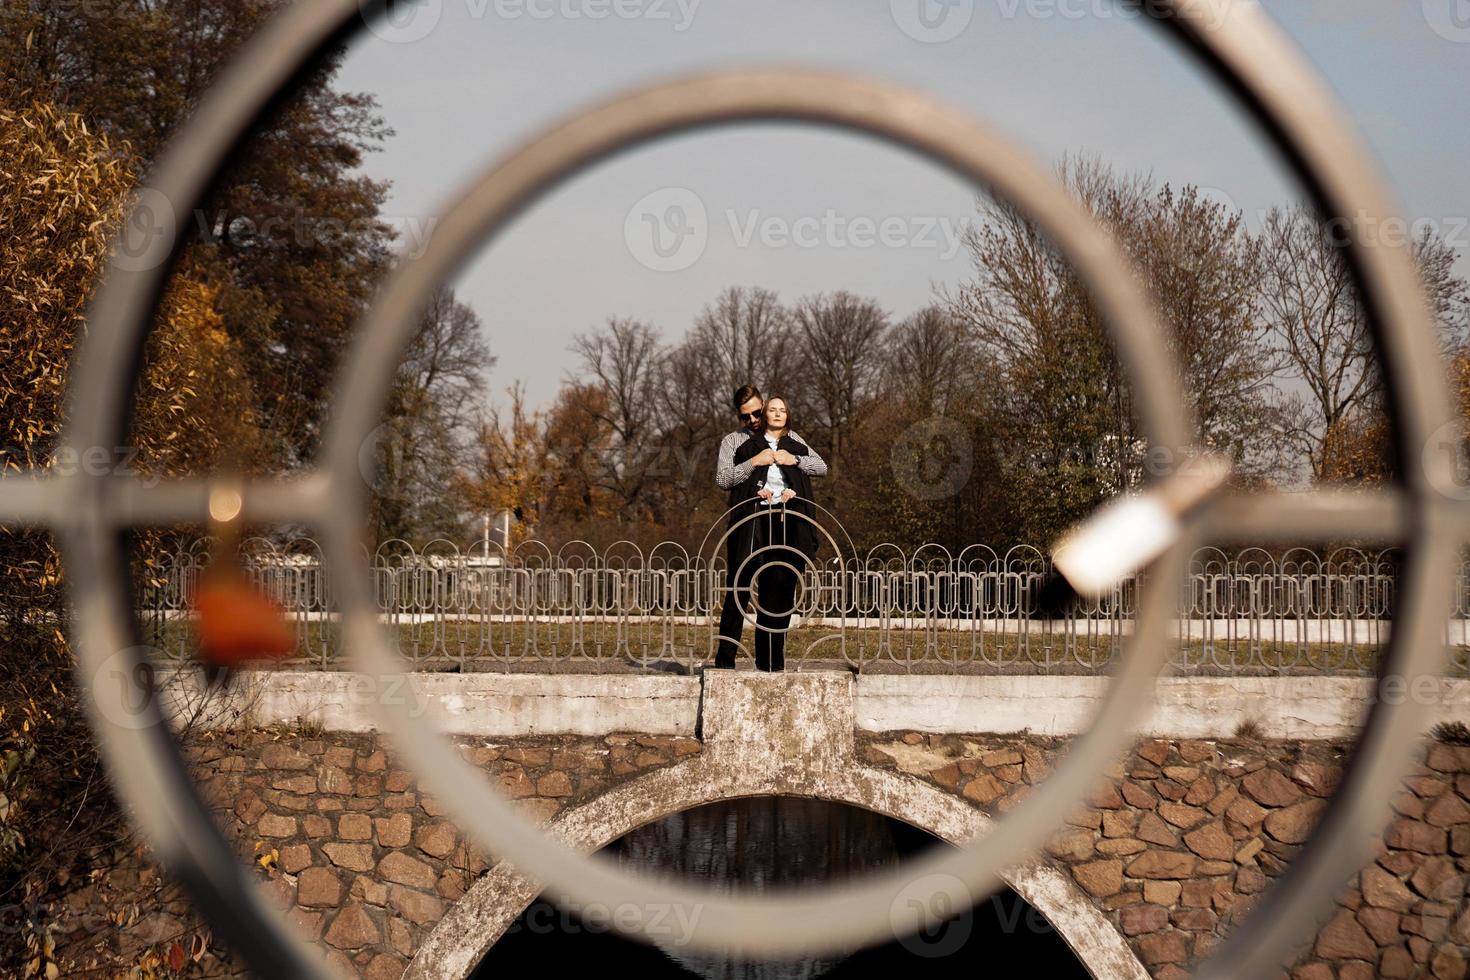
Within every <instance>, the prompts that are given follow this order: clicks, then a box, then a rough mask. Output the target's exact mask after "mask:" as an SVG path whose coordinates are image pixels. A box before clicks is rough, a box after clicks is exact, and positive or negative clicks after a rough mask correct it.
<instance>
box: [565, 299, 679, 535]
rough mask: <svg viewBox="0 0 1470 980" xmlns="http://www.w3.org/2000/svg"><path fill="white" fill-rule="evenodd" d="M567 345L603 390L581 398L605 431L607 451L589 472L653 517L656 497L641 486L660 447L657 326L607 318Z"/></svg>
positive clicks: (623, 501)
mask: <svg viewBox="0 0 1470 980" xmlns="http://www.w3.org/2000/svg"><path fill="white" fill-rule="evenodd" d="M572 349H573V350H574V351H575V352H576V353H577V354H579V355H580V357H581V360H582V372H583V379H584V380H585V381H586V382H587V383H590V384H592V385H595V386H596V387H598V388H600V389H601V391H602V392H603V395H604V399H602V400H600V401H596V402H592V401H589V402H588V403H587V404H588V405H589V406H591V407H590V409H589V411H591V412H592V417H593V419H594V420H595V421H596V422H597V423H598V424H600V425H602V426H604V427H605V428H606V430H607V432H608V435H609V444H608V451H607V452H606V453H605V454H604V458H603V459H602V460H600V461H599V462H598V463H597V464H596V465H595V466H594V469H593V472H592V473H591V474H590V475H591V478H592V480H593V481H594V483H596V484H597V485H599V486H601V487H602V488H604V489H605V490H607V491H608V492H609V493H611V494H612V495H613V496H614V497H616V498H617V499H618V501H619V502H620V503H621V504H622V505H623V506H626V507H630V508H636V507H648V508H651V509H653V510H654V515H653V516H654V517H655V519H657V511H658V507H657V502H656V501H655V500H654V498H652V497H651V496H648V495H646V494H645V492H644V491H645V490H648V489H649V488H650V486H651V481H652V480H653V479H655V474H654V466H653V463H654V461H655V459H656V458H657V457H658V456H659V455H661V454H662V452H663V447H662V446H660V445H659V444H658V440H657V438H656V437H657V436H658V434H659V433H658V430H657V427H656V423H657V420H658V406H659V393H660V391H661V389H662V387H663V381H662V372H661V368H662V364H663V348H662V345H661V343H660V341H659V336H658V331H656V330H655V329H654V328H653V327H652V326H650V325H649V324H647V323H643V322H642V321H639V320H630V319H620V318H613V319H611V320H609V321H608V322H607V326H606V328H605V329H604V330H601V331H596V332H592V333H586V334H582V335H581V336H579V337H577V338H576V340H575V341H574V342H573V345H572Z"/></svg>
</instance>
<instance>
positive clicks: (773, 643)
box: [730, 395, 818, 670]
mask: <svg viewBox="0 0 1470 980" xmlns="http://www.w3.org/2000/svg"><path fill="white" fill-rule="evenodd" d="M765 423H766V424H765V429H764V430H763V431H761V432H754V433H751V435H750V438H748V439H747V440H746V441H745V442H744V443H743V444H741V446H740V447H739V448H738V449H737V450H736V451H735V462H736V463H737V464H739V463H743V462H744V461H746V460H748V459H751V458H753V457H755V456H759V455H760V454H761V453H762V452H764V451H766V450H770V451H771V454H772V457H773V458H774V462H772V463H771V464H770V465H768V466H757V467H755V468H754V469H752V470H751V472H750V477H749V478H748V479H747V480H746V481H745V483H744V485H743V486H741V488H740V491H739V497H738V499H742V500H745V501H748V503H746V504H745V505H743V507H742V508H741V510H740V512H739V514H738V516H739V517H745V516H747V515H749V514H754V515H755V516H754V517H753V518H752V519H751V520H750V521H749V522H748V523H747V524H745V525H743V526H742V530H746V529H748V533H749V534H750V536H751V543H752V545H753V547H752V548H751V549H749V550H747V551H746V553H747V554H749V555H750V559H749V561H750V564H751V565H752V566H754V567H755V572H754V575H755V584H756V593H757V594H756V617H755V666H756V669H757V670H782V669H784V667H785V664H786V659H785V653H786V629H787V627H788V626H789V625H790V623H791V614H792V612H793V611H795V605H796V586H797V580H798V576H799V575H800V573H801V572H802V571H804V570H805V569H806V566H807V564H808V563H809V562H810V561H811V560H812V558H813V557H815V556H816V553H817V547H818V537H817V530H816V508H814V507H813V506H812V481H811V478H810V477H809V476H808V475H807V474H806V473H805V472H804V471H803V470H802V469H801V467H800V465H798V463H797V460H798V458H799V457H802V456H806V455H808V454H809V453H811V449H810V448H809V447H808V446H807V445H806V443H804V442H801V441H800V440H798V439H796V438H794V437H793V436H792V435H791V407H790V404H789V403H788V402H787V400H786V399H785V398H783V397H782V396H780V395H772V396H771V397H770V398H768V399H766V406H765ZM773 562H783V563H784V564H772V563H773ZM787 565H790V566H792V568H795V569H796V570H797V571H795V572H793V571H792V569H791V568H788V567H786V566H787ZM737 571H738V570H737V569H731V570H730V574H731V575H736V574H737ZM738 577H741V578H743V577H744V576H738Z"/></svg>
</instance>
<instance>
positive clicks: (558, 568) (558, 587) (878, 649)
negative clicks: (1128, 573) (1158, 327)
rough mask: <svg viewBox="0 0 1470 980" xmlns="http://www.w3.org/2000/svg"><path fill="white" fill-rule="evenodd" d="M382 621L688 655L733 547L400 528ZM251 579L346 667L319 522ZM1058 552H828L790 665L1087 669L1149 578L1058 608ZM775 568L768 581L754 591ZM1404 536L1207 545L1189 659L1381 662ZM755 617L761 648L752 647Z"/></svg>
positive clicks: (562, 650)
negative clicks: (1372, 542) (417, 538)
mask: <svg viewBox="0 0 1470 980" xmlns="http://www.w3.org/2000/svg"><path fill="white" fill-rule="evenodd" d="M364 557H365V558H367V559H368V565H369V567H370V569H371V575H372V577H373V582H374V588H375V593H376V596H377V600H378V606H379V609H380V610H381V612H382V620H383V623H384V624H385V627H386V629H387V630H388V632H389V635H390V636H392V637H394V639H395V640H396V642H397V645H398V649H399V650H400V652H401V653H402V654H403V655H404V656H405V657H406V658H408V659H409V660H411V661H413V662H414V663H415V664H416V665H418V666H421V667H424V668H425V669H434V668H436V667H438V668H445V667H452V666H453V665H454V664H456V663H457V664H462V665H466V666H468V667H470V669H495V667H496V665H500V666H503V667H508V666H509V665H510V664H511V663H512V662H516V661H528V660H529V661H535V660H548V661H550V660H555V661H561V662H569V661H576V660H593V661H610V660H622V661H629V662H632V663H635V664H641V665H647V664H650V663H652V662H655V661H672V662H677V663H681V664H685V665H689V666H691V667H692V666H693V665H694V664H698V663H702V662H705V661H707V660H709V659H711V658H712V657H713V652H714V644H715V639H716V635H717V632H718V630H717V624H718V609H717V608H716V610H715V615H713V616H712V615H711V607H712V606H715V607H718V605H719V601H720V597H721V596H722V592H721V591H720V590H721V589H722V588H723V586H724V584H725V577H726V571H727V569H726V568H725V562H724V559H723V557H716V558H714V559H709V558H706V557H703V556H701V555H698V554H691V553H690V552H688V551H687V550H685V549H684V548H682V547H680V546H679V545H676V544H672V543H668V542H665V543H663V544H660V545H658V546H657V547H655V548H652V549H650V550H646V551H645V550H643V549H640V548H638V547H636V546H634V545H632V544H630V543H628V542H619V543H617V544H614V545H612V546H610V547H608V548H606V549H603V550H601V551H599V550H597V549H595V548H593V547H592V546H590V545H588V544H586V543H585V542H574V543H572V544H568V545H566V546H564V547H562V548H560V549H558V550H557V551H552V550H550V549H549V548H548V547H546V546H545V545H544V544H541V543H540V542H529V543H527V544H524V545H522V546H521V547H519V548H517V549H516V550H515V551H514V552H512V553H511V554H509V555H507V554H505V553H504V552H502V551H501V550H500V549H499V548H498V547H496V546H495V545H493V544H492V545H491V546H490V547H489V548H488V549H487V548H486V547H485V546H484V545H482V544H476V545H475V546H473V547H470V548H461V547H457V546H455V545H454V544H452V543H450V542H448V541H443V540H440V541H434V542H430V543H429V544H427V545H425V546H423V547H421V548H415V547H413V546H411V545H409V544H408V543H407V542H403V541H391V542H388V543H386V544H384V545H383V546H382V547H380V548H378V549H377V551H376V552H375V553H373V554H372V555H365V556H364ZM207 560H208V542H207V541H203V540H201V541H197V542H193V543H191V544H189V545H187V546H185V547H182V548H180V549H179V550H178V551H177V552H175V553H174V554H173V555H172V556H171V557H170V559H169V560H168V561H166V562H165V563H164V564H163V566H162V568H161V569H160V570H159V573H158V574H157V576H156V577H155V578H154V579H153V580H152V581H151V582H149V583H147V584H146V585H145V586H144V588H143V590H142V597H143V604H142V605H143V608H142V617H143V620H144V623H145V625H146V627H147V630H148V632H149V634H150V642H151V643H152V644H153V645H154V646H155V647H157V648H158V649H159V650H161V651H163V652H164V653H165V654H166V655H167V656H170V657H176V658H182V657H185V656H188V655H189V653H190V650H191V646H192V632H191V630H190V628H189V618H190V614H189V606H190V602H191V600H192V597H193V591H194V588H195V585H196V583H197V582H198V580H199V575H200V573H201V572H202V570H203V568H204V566H205V565H206V563H207ZM242 562H243V565H244V567H245V569H246V570H247V572H248V574H249V576H250V577H251V579H252V580H253V581H254V582H255V583H256V584H257V585H258V586H259V587H260V588H261V589H262V590H263V591H264V592H265V593H266V594H267V595H269V596H270V597H271V598H272V599H274V600H275V601H276V602H278V603H280V604H281V606H282V607H283V608H284V609H285V610H286V611H287V614H288V616H289V617H290V619H291V620H292V622H293V623H294V624H295V629H296V638H297V646H296V657H295V661H296V662H297V663H298V664H301V665H306V664H310V665H316V666H321V667H328V668H329V667H332V666H333V665H334V664H335V662H336V661H337V658H338V656H339V653H340V644H339V637H338V631H337V629H336V625H335V623H336V617H335V615H334V613H333V611H332V591H331V582H330V577H329V575H328V573H327V570H326V567H325V564H324V562H323V560H322V556H321V551H320V548H319V547H318V545H317V543H316V542H315V541H312V540H311V539H308V538H302V539H297V540H292V541H287V542H278V543H272V542H268V541H265V540H261V539H254V540H251V541H250V542H248V543H247V545H246V547H245V548H244V551H243V554H242ZM1048 571H1049V562H1048V559H1047V556H1046V555H1045V554H1044V553H1043V552H1041V551H1039V550H1037V549H1035V548H1031V547H1024V546H1023V547H1016V548H1012V549H1010V550H1009V551H1006V552H1005V553H1003V554H1001V553H997V552H995V551H993V550H991V549H990V548H988V547H985V546H984V545H971V546H970V547H968V548H965V549H964V550H963V551H961V552H959V553H958V554H953V553H951V552H950V551H948V550H946V549H944V548H942V547H940V546H938V545H932V544H931V545H925V546H923V547H921V548H918V549H916V550H914V551H912V552H905V551H902V550H901V549H899V548H897V547H895V546H891V545H884V546H881V547H879V548H875V549H873V550H871V551H869V552H868V553H867V554H866V555H862V556H843V557H840V558H828V559H827V560H826V561H825V562H823V561H821V560H818V562H817V563H816V564H814V565H813V566H812V567H810V568H808V569H807V570H806V572H805V573H804V574H803V576H802V580H801V586H800V588H799V590H798V594H797V604H796V613H797V616H798V617H799V619H797V620H796V621H795V622H794V624H793V625H794V626H795V627H796V628H795V629H794V630H793V631H792V633H791V634H790V639H789V641H788V643H787V654H786V655H787V657H788V658H789V659H790V660H791V661H792V662H793V663H792V666H800V665H801V664H802V663H803V662H806V663H809V664H812V665H815V664H817V663H819V662H829V663H830V662H834V661H835V662H842V663H846V664H849V665H852V666H855V667H858V668H859V669H863V668H880V667H881V668H883V669H900V670H902V669H909V670H925V671H945V670H961V669H963V670H967V671H968V670H978V671H985V670H993V671H1011V670H1014V671H1016V672H1036V671H1042V672H1044V671H1054V672H1090V671H1103V670H1107V669H1108V668H1109V667H1111V666H1112V665H1113V664H1114V662H1115V660H1116V658H1118V657H1119V656H1120V655H1121V654H1122V652H1123V642H1124V639H1125V637H1126V636H1127V635H1128V633H1129V632H1130V630H1131V628H1132V620H1133V616H1134V602H1135V597H1136V596H1137V595H1138V588H1139V581H1140V579H1139V578H1137V577H1135V578H1133V579H1130V580H1128V581H1125V582H1124V583H1122V584H1121V585H1120V586H1118V587H1117V588H1116V589H1115V590H1113V592H1112V593H1110V594H1108V595H1106V596H1104V597H1102V598H1100V599H1094V600H1084V601H1082V602H1081V604H1080V605H1078V606H1077V607H1076V608H1075V609H1073V610H1072V611H1071V613H1070V615H1068V616H1067V617H1066V618H1061V619H1058V618H1047V617H1045V616H1043V615H1041V614H1040V613H1039V612H1038V600H1039V598H1040V593H1041V588H1042V584H1043V581H1044V579H1045V578H1046V575H1047V573H1048ZM1467 572H1470V566H1462V568H1461V571H1460V574H1459V575H1458V577H1457V581H1456V582H1455V590H1456V592H1455V594H1456V596H1457V597H1458V601H1457V605H1456V613H1455V617H1454V619H1453V620H1451V621H1450V622H1449V623H1447V624H1446V634H1445V635H1446V641H1447V642H1448V643H1449V644H1450V645H1451V648H1452V658H1451V660H1452V663H1451V668H1450V669H1451V670H1452V671H1453V672H1455V673H1463V672H1465V671H1466V666H1467V660H1470V658H1467V642H1470V636H1467V619H1470V590H1467V587H1466V586H1467ZM758 589H759V584H757V590H758ZM1394 595H1395V572H1394V554H1393V552H1391V551H1387V552H1366V551H1360V550H1357V549H1351V548H1346V549H1339V550H1336V551H1333V552H1331V553H1329V554H1325V555H1323V554H1318V553H1316V552H1313V551H1309V550H1307V549H1301V548H1298V549H1293V550H1290V551H1287V552H1285V553H1284V554H1279V555H1272V554H1269V553H1267V552H1266V551H1264V550H1261V549H1247V550H1245V551H1241V552H1239V553H1237V554H1235V555H1227V554H1226V553H1225V552H1223V551H1220V550H1218V549H1215V548H1205V549H1201V550H1200V551H1198V552H1196V553H1195V555H1194V556H1193V559H1192V561H1191V563H1190V574H1189V577H1188V579H1187V580H1186V581H1185V582H1183V583H1181V595H1180V609H1181V616H1180V617H1179V618H1178V619H1177V620H1176V621H1175V638H1174V642H1175V644H1176V650H1175V655H1174V667H1175V669H1176V670H1179V671H1184V672H1188V671H1201V670H1204V671H1209V672H1217V671H1222V672H1240V673H1261V672H1264V673H1285V672H1346V673H1356V672H1363V671H1370V670H1373V669H1374V668H1375V666H1376V659H1377V656H1378V653H1379V651H1380V650H1381V649H1382V647H1383V645H1384V643H1385V642H1386V641H1387V638H1388V630H1389V628H1390V625H1391V624H1390V617H1391V616H1392V613H1393V604H1394ZM750 632H751V631H750V629H749V628H747V630H746V634H747V642H746V644H745V646H746V649H747V652H748V650H749V642H748V634H749V633H750Z"/></svg>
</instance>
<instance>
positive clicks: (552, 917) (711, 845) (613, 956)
mask: <svg viewBox="0 0 1470 980" xmlns="http://www.w3.org/2000/svg"><path fill="white" fill-rule="evenodd" d="M935 845H939V846H949V845H947V844H945V843H944V842H943V841H941V840H940V839H939V838H937V837H935V836H933V835H932V834H930V833H928V832H926V831H924V830H922V829H920V828H918V827H914V826H912V825H910V824H908V823H905V822H904V821H901V820H897V819H894V818H893V817H889V816H886V815H884V814H881V813H877V812H874V811H872V810H868V809H865V808H863V807H860V806H856V805H852V804H848V803H841V802H832V801H828V800H820V799H811V798H806V797H795V796H756V797H744V798H740V799H732V800H723V801H719V802H714V803H707V804H703V805H699V806H695V807H692V808H690V809H686V810H681V811H678V812H676V813H672V814H669V815H667V816H665V817H662V818H661V819H657V820H654V821H652V822H650V823H646V824H644V825H642V826H640V827H637V828H634V829H633V830H631V831H629V832H628V833H626V834H624V835H622V836H621V837H618V838H617V839H615V840H613V841H612V842H610V843H609V844H608V845H607V846H606V847H605V848H604V851H605V852H606V853H608V854H609V855H610V856H613V857H615V859H616V860H618V861H619V862H620V863H622V864H624V865H626V866H627V867H628V868H629V870H633V871H638V872H641V873H647V874H653V875H658V876H663V877H669V878H686V879H689V878H692V879H697V880H699V881H701V882H704V883H706V884H712V885H714V886H716V887H726V888H729V889H735V890H750V891H756V892H760V891H765V890H768V889H773V888H788V887H801V886H820V885H824V884H828V883H832V882H838V881H842V880H846V879H848V878H851V877H855V876H860V875H863V874H868V873H873V872H877V871H882V870H886V869H889V868H892V867H893V866H895V865H897V866H900V867H901V866H902V865H904V864H905V863H907V862H908V861H909V860H910V859H911V858H913V857H914V856H916V855H918V854H920V853H922V852H924V851H927V850H928V849H929V848H930V847H932V846H935ZM954 911H955V914H954V915H953V916H951V917H949V918H948V920H947V921H946V922H945V923H944V925H943V926H941V927H938V928H936V929H934V930H932V931H930V932H927V933H923V934H920V935H916V936H906V937H904V938H902V939H898V938H895V939H894V940H892V941H890V942H888V943H885V944H883V945H879V946H873V947H869V948H865V949H860V950H853V951H851V952H849V953H847V954H846V955H840V954H839V955H831V956H825V957H806V958H801V959H792V960H780V961H771V960H756V961H748V960H741V959H737V958H733V957H726V958H720V957H717V956H708V955H703V954H699V953H696V952H693V951H691V950H688V949H686V948H684V947H683V944H682V943H681V941H680V937H681V935H682V934H683V933H682V932H681V930H682V929H684V928H687V925H688V923H685V922H681V921H679V920H678V919H677V918H676V917H675V916H674V915H673V914H672V913H671V915H670V918H669V921H668V922H667V930H666V934H665V935H664V936H663V937H662V938H660V939H658V940H657V941H656V942H655V943H653V944H649V943H646V942H643V941H641V940H638V939H633V938H630V937H626V936H623V935H622V934H621V933H620V932H619V931H618V929H617V927H616V924H615V920H616V917H617V910H615V909H607V910H604V909H579V908H577V907H575V906H570V905H565V904H564V903H558V902H557V901H556V900H555V896H553V895H549V894H547V893H544V892H543V893H542V894H541V895H539V896H538V897H537V898H536V899H535V901H533V902H532V903H531V904H530V905H529V906H527V907H526V909H525V910H524V911H523V912H522V913H521V914H520V915H519V917H517V918H516V920H515V922H514V923H513V924H512V925H511V926H510V927H509V928H508V929H507V930H506V931H505V933H504V934H503V935H502V936H501V937H500V939H499V940H498V941H497V942H496V943H495V944H494V945H492V946H491V947H490V948H489V949H488V950H487V951H486V953H485V955H484V957H483V958H482V959H481V960H480V962H479V964H478V966H477V967H476V968H475V970H474V971H473V972H472V973H471V974H470V976H472V977H476V978H489V977H494V976H505V975H507V974H506V971H507V970H509V971H511V974H512V975H518V974H519V972H520V971H521V970H523V969H527V968H533V967H534V968H535V969H537V970H541V971H545V970H548V969H550V970H551V971H552V972H553V973H557V974H561V973H562V972H563V971H568V972H570V971H582V970H588V969H592V968H597V967H602V968H605V967H607V966H609V965H617V966H618V967H619V968H620V969H630V968H631V969H634V970H636V971H637V972H638V973H639V975H640V976H645V977H649V978H650V980H657V978H670V980H672V978H685V977H707V978H719V980H814V978H816V977H831V978H834V980H840V978H845V977H859V976H869V975H874V971H882V972H883V973H886V974H888V975H895V971H899V970H905V969H907V970H910V971H922V972H923V975H924V976H926V977H937V978H945V977H956V978H959V977H965V978H967V980H968V978H971V977H974V976H977V975H986V974H987V973H988V972H991V971H999V972H1000V973H1001V975H1011V974H1012V973H1013V972H1015V971H1017V970H1019V969H1021V968H1025V969H1026V970H1028V971H1039V975H1042V976H1046V977H1055V978H1060V980H1067V978H1078V980H1085V978H1087V977H1089V976H1090V975H1091V974H1090V973H1089V971H1088V970H1087V968H1086V967H1085V966H1084V965H1083V964H1082V963H1081V962H1080V961H1079V960H1078V958H1077V955H1076V954H1075V953H1074V952H1073V951H1072V949H1071V948H1070V947H1069V946H1068V945H1067V943H1066V941H1065V940H1064V939H1063V938H1062V937H1061V936H1060V935H1059V934H1058V933H1057V932H1056V930H1055V929H1054V928H1053V926H1052V925H1051V923H1050V922H1049V921H1048V920H1047V919H1046V917H1045V916H1044V915H1043V914H1042V913H1041V912H1040V911H1038V910H1037V909H1036V908H1035V907H1033V906H1032V905H1031V904H1029V903H1028V902H1026V901H1025V899H1023V898H1022V897H1021V896H1020V895H1018V894H1017V893H1016V892H1014V891H1012V890H1011V889H1004V890H1003V891H1001V892H999V893H997V894H995V895H993V896H990V897H989V898H987V899H984V900H982V901H981V902H980V903H979V904H977V905H976V906H975V907H974V908H973V909H956V910H954ZM572 975H575V974H572Z"/></svg>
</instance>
